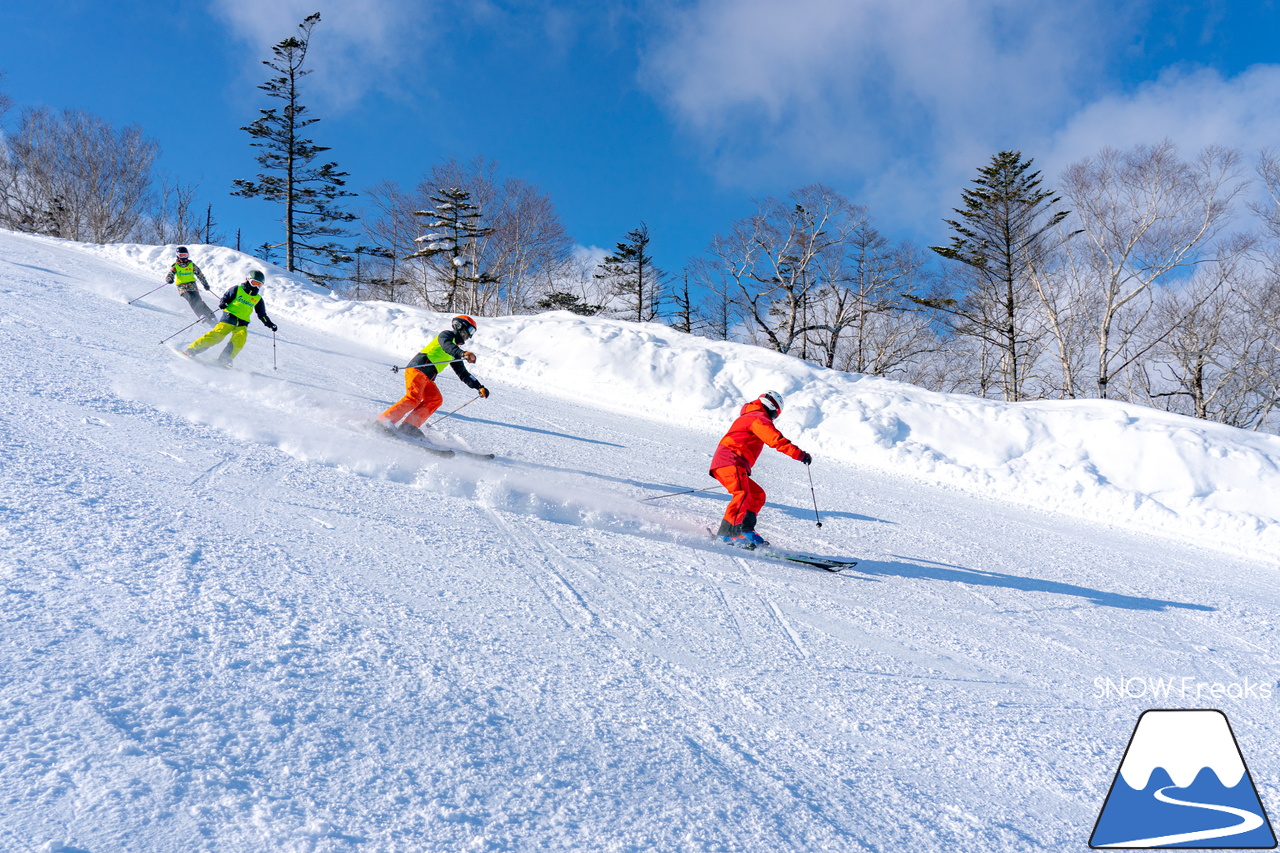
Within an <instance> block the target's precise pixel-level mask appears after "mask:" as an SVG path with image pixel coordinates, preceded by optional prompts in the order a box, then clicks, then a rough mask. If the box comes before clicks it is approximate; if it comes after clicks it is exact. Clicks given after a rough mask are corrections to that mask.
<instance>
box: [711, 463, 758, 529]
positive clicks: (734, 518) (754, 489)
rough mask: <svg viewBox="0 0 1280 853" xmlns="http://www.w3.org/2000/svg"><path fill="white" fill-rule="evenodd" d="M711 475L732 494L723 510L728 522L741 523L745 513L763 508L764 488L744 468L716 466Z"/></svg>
mask: <svg viewBox="0 0 1280 853" xmlns="http://www.w3.org/2000/svg"><path fill="white" fill-rule="evenodd" d="M711 476H712V477H715V478H716V480H718V481H719V482H720V485H722V486H724V487H725V488H726V489H728V490H729V494H730V495H732V496H733V497H732V498H731V499H730V500H729V506H728V507H727V508H726V509H725V511H724V520H725V521H727V522H729V523H730V524H741V523H742V519H743V518H744V517H745V516H746V514H747V513H749V512H755V513H759V512H760V510H761V509H763V508H764V500H765V493H764V489H762V488H760V484H759V483H757V482H756V481H755V480H753V479H751V475H750V474H749V473H747V469H746V468H738V467H736V466H729V467H727V468H717V469H715V470H714V471H712V472H711Z"/></svg>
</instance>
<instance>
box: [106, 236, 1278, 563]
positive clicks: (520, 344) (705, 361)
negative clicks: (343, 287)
mask: <svg viewBox="0 0 1280 853" xmlns="http://www.w3.org/2000/svg"><path fill="white" fill-rule="evenodd" d="M85 248H86V250H87V251H91V252H93V253H95V254H98V255H101V256H103V257H106V258H108V259H111V260H113V261H116V262H118V263H120V264H122V265H128V266H133V267H136V268H139V269H144V270H147V271H149V272H151V273H155V272H156V271H157V270H159V271H160V272H161V273H163V270H164V269H166V268H167V266H168V263H169V262H170V260H171V258H172V256H173V247H146V246H129V245H124V246H107V247H85ZM191 248H192V250H193V253H194V256H195V257H196V258H197V262H198V263H199V264H200V266H201V267H202V268H203V269H204V271H205V273H206V275H207V276H208V277H209V278H210V282H211V284H213V287H214V290H215V292H220V291H221V290H222V289H225V288H226V287H230V286H231V285H232V284H234V283H235V282H236V281H239V280H242V279H243V278H244V277H245V275H246V274H247V271H248V270H249V269H252V268H254V267H262V268H264V269H266V271H267V273H268V286H267V290H266V291H265V293H266V297H267V301H268V305H269V310H270V312H271V314H272V316H273V318H275V319H276V320H277V321H282V322H286V323H288V322H292V323H302V324H305V325H307V326H310V327H312V328H315V329H319V330H322V331H324V332H326V333H327V334H331V335H334V336H337V337H340V338H344V339H346V340H350V341H354V342H359V343H361V344H363V345H365V346H368V347H370V348H373V349H376V350H379V351H384V352H386V353H387V358H388V363H389V364H391V363H404V361H405V360H407V359H408V358H409V357H410V356H411V355H412V353H414V352H416V351H417V350H418V349H420V348H421V347H422V346H423V344H424V343H425V342H426V341H427V340H428V339H429V337H430V336H432V335H434V334H435V333H436V332H438V331H439V330H440V329H442V328H445V327H447V324H448V319H449V318H448V316H447V315H441V314H436V313H433V312H430V311H424V310H421V309H417V308H412V307H409V306H404V305H397V304H391V303H384V302H370V303H360V302H352V301H348V300H344V299H340V298H338V297H336V296H334V295H333V294H331V293H329V292H328V291H326V290H324V289H323V288H320V287H317V286H316V285H314V284H312V283H310V282H308V281H306V280H304V279H302V278H300V277H296V276H292V275H290V274H288V273H286V272H284V271H283V270H281V269H279V268H278V267H273V266H270V265H263V264H262V263H261V262H259V261H255V260H253V259H251V258H249V257H248V256H246V255H242V254H240V253H238V252H234V251H232V250H229V249H223V248H219V247H196V246H193V247H191ZM287 334H288V326H287V325H285V326H284V328H283V329H282V335H287ZM472 348H473V349H474V350H475V351H476V353H477V354H478V355H479V357H480V361H479V362H478V364H477V366H476V371H477V374H478V375H479V376H481V377H483V379H484V381H485V382H486V383H488V384H489V385H490V386H492V387H495V389H500V387H501V385H502V384H504V383H509V384H512V385H519V386H522V387H525V388H530V389H534V390H537V391H539V392H541V393H544V394H549V395H553V396H559V397H564V398H568V399H572V400H575V401H579V402H584V403H588V404H591V405H594V406H598V407H601V408H606V409H610V410H614V411H619V412H625V413H629V414H631V415H633V416H635V417H638V418H643V419H647V420H651V421H653V422H655V424H659V423H673V424H681V425H684V426H691V427H694V428H705V429H706V430H707V431H708V432H709V433H712V432H715V431H716V430H719V429H721V428H722V427H723V426H724V425H725V424H726V422H728V421H729V420H730V419H731V418H732V417H733V416H734V415H735V414H736V413H737V411H738V409H739V407H740V406H741V405H742V403H743V402H744V400H747V399H752V398H754V397H756V396H758V395H759V394H761V393H762V392H764V391H766V390H769V389H772V390H777V391H781V392H782V393H783V394H784V395H785V396H786V400H787V407H786V411H785V412H784V413H783V416H782V418H781V419H780V421H779V426H780V427H781V428H782V430H783V432H784V433H786V434H787V435H788V436H789V437H791V438H792V439H793V440H794V441H795V442H796V443H797V444H799V445H800V446H801V447H803V448H805V449H806V450H809V451H811V452H813V453H814V454H815V456H817V458H818V460H819V463H818V464H821V463H822V461H824V460H837V461H840V462H845V463H848V464H852V465H860V466H868V467H873V468H876V469H880V470H883V471H889V472H895V473H897V474H901V475H906V476H910V477H916V478H919V479H921V480H924V481H927V482H932V483H942V484H947V485H950V486H953V487H956V488H961V489H964V490H967V491H970V492H974V493H977V494H982V495H986V496H992V497H998V498H1002V499H1007V500H1010V501H1015V502H1019V503H1023V504H1029V505H1033V506H1037V507H1041V508H1045V509H1050V510H1054V511H1059V512H1064V513H1068V514H1071V515H1074V516H1077V517H1082V518H1090V519H1095V520H1102V521H1107V522H1110V523H1115V524H1120V525H1123V526H1128V527H1134V528H1138V529H1143V530H1148V531H1152V532H1159V533H1161V534H1163V535H1170V536H1176V537H1182V538H1186V539H1190V540H1193V541H1196V542H1198V543H1201V544H1206V545H1209V546H1212V547H1217V548H1222V549H1227V550H1232V551H1235V552H1238V553H1244V554H1248V555H1251V556H1259V557H1265V558H1267V559H1273V555H1274V554H1276V553H1280V524H1278V523H1277V522H1278V520H1280V437H1277V436H1273V435H1265V434H1258V433H1251V432H1246V431H1243V430H1239V429H1234V428H1231V427H1225V426H1221V425H1217V424H1211V423H1206V422H1203V421H1198V420H1196V419H1193V418H1188V417H1183V416H1180V415H1172V414H1167V413H1163V412H1159V411H1157V410H1153V409H1148V408H1145V407H1142V406H1136V405H1130V404H1126V403H1120V402H1114V401H1101V400H1093V401H1077V402H1038V403H1021V404H1006V403H1000V402H993V401H987V400H980V399H976V398H973V397H969V396H964V395H958V394H940V393H935V392H930V391H925V390H922V389H920V388H917V387H914V386H911V385H907V384H903V383H899V382H893V381H889V380H885V379H879V378H876V377H869V376H862V375H857V374H849V373H841V372H838V371H831V370H825V369H822V368H819V367H815V366H813V365H811V364H808V363H806V362H803V361H801V360H799V359H796V358H791V357H789V356H784V355H780V354H778V353H774V352H770V351H767V350H763V349H760V348H757V347H751V346H746V345H743V344H736V343H727V342H717V341H709V340H706V339H704V338H699V337H695V336H691V335H685V334H682V333H680V332H676V331H673V330H672V329H669V328H667V327H665V326H662V325H660V324H654V323H649V324H638V323H632V322H626V321H619V320H607V319H600V318H594V317H579V316H577V315H574V314H571V313H568V312H552V313H547V314H541V315H537V316H533V317H498V318H491V319H481V320H480V331H479V333H478V335H477V337H476V339H475V341H474V342H473V346H472Z"/></svg>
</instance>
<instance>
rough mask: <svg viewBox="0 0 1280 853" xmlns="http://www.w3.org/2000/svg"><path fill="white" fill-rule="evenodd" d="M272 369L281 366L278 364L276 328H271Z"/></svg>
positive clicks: (277, 368)
mask: <svg viewBox="0 0 1280 853" xmlns="http://www.w3.org/2000/svg"><path fill="white" fill-rule="evenodd" d="M271 369H272V370H279V369H280V368H279V367H277V366H276V330H275V329H272V330H271Z"/></svg>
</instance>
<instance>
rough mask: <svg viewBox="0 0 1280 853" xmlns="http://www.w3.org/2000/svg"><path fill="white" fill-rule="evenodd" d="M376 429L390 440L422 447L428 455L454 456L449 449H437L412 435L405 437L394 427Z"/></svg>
mask: <svg viewBox="0 0 1280 853" xmlns="http://www.w3.org/2000/svg"><path fill="white" fill-rule="evenodd" d="M375 428H376V429H377V430H378V432H379V433H381V434H383V435H385V436H387V437H388V438H394V439H396V440H397V441H403V442H404V443H405V444H412V445H414V446H416V447H421V448H422V449H423V450H425V451H427V452H428V453H431V454H434V455H436V456H444V457H450V456H453V451H452V450H450V449H448V448H447V447H436V446H435V445H434V444H430V443H429V442H426V441H423V440H422V439H419V438H414V437H413V436H411V435H405V434H404V433H402V432H400V430H398V429H395V428H393V427H389V426H387V425H386V424H375Z"/></svg>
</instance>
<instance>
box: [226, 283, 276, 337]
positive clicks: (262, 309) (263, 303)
mask: <svg viewBox="0 0 1280 853" xmlns="http://www.w3.org/2000/svg"><path fill="white" fill-rule="evenodd" d="M240 287H243V288H244V289H245V290H247V291H249V293H251V294H256V293H257V292H258V290H259V288H258V286H257V285H255V284H251V283H250V282H247V281H246V282H242V283H240V284H237V285H236V286H235V287H233V288H231V289H230V290H228V291H227V292H226V293H224V294H222V298H221V299H219V300H218V307H219V308H222V309H224V310H223V312H222V318H221V320H219V322H222V323H226V324H227V325H229V326H247V325H249V321H248V320H241V319H240V318H239V317H237V316H236V315H234V314H232V313H230V312H229V311H226V310H225V309H226V307H227V306H228V305H230V304H231V300H233V299H235V298H236V289H237V288H240ZM253 313H255V314H257V315H258V319H259V320H261V321H262V324H263V325H264V326H270V325H271V318H270V317H268V316H267V300H265V299H260V300H258V304H257V305H255V306H253Z"/></svg>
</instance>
